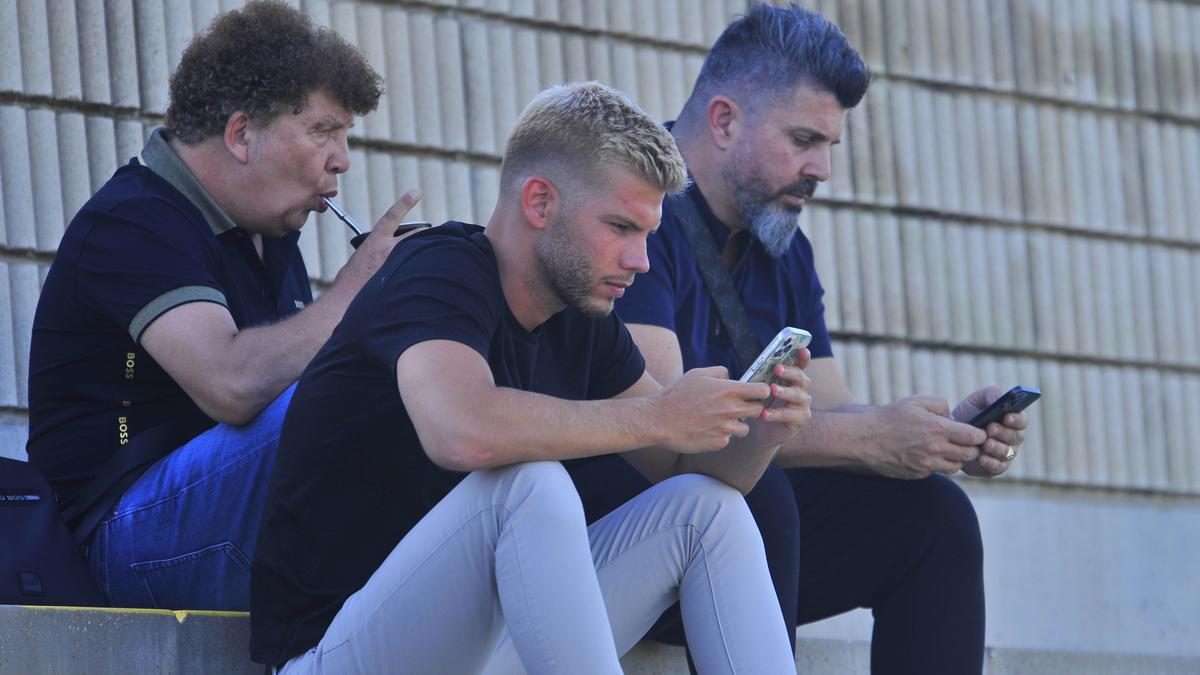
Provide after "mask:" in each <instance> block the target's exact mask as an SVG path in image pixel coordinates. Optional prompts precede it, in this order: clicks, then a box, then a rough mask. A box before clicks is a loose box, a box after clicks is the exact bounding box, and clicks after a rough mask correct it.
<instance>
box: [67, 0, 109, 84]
mask: <svg viewBox="0 0 1200 675" xmlns="http://www.w3.org/2000/svg"><path fill="white" fill-rule="evenodd" d="M71 4H72V6H73V7H74V11H75V20H76V22H77V25H78V30H77V33H76V34H77V35H78V39H79V42H78V46H77V49H78V57H79V66H78V67H79V68H80V87H81V93H82V96H83V99H84V100H85V101H90V102H93V103H111V102H112V85H111V83H110V82H109V79H108V36H107V34H106V33H105V25H104V5H103V3H99V2H76V3H71Z"/></svg>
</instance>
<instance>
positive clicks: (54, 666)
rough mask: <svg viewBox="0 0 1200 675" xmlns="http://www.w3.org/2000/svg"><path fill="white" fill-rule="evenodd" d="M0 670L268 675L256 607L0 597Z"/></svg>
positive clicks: (808, 660) (1134, 663)
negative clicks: (253, 642)
mask: <svg viewBox="0 0 1200 675" xmlns="http://www.w3.org/2000/svg"><path fill="white" fill-rule="evenodd" d="M0 635H2V636H3V639H2V641H0V675H35V674H36V675H59V674H61V675H76V674H78V673H88V674H89V675H109V674H113V675H116V674H122V675H124V674H125V673H171V674H172V675H207V674H209V673H223V674H227V675H242V674H245V675H262V673H263V672H264V670H265V669H264V668H263V667H262V666H260V665H257V664H254V663H251V662H250V660H249V659H248V658H247V651H248V643H249V639H250V621H249V615H248V614H245V613H243V612H189V611H177V612H172V611H167V610H155V609H108V608H94V607H24V606H15V605H0ZM797 651H798V652H799V653H798V655H797V657H796V670H797V672H799V673H805V674H806V675H835V674H836V675H854V674H857V673H862V674H866V673H869V672H870V655H871V650H870V645H869V644H867V643H866V642H862V641H850V640H827V639H816V638H804V639H801V640H800V642H799V645H798V649H797ZM621 664H622V665H623V666H624V667H625V670H626V672H629V673H634V674H637V675H676V674H680V675H683V674H686V673H687V665H686V663H685V660H684V655H683V649H681V648H679V647H669V646H666V645H659V644H654V643H650V642H643V643H642V644H639V645H638V646H637V647H636V648H634V650H633V651H632V652H630V653H629V654H627V655H626V656H625V658H623V659H622V660H621ZM1198 672H1200V658H1169V657H1160V656H1148V655H1136V654H1098V653H1077V652H1055V651H1034V650H1022V649H995V648H989V649H988V651H987V655H986V658H985V662H984V673H985V675H1017V674H1018V673H1019V674H1021V675H1037V674H1038V673H1045V674H1047V675H1049V674H1054V675H1071V674H1075V673H1077V674H1079V675H1083V674H1085V673H1086V674H1087V675H1104V674H1106V673H1112V674H1113V675H1116V674H1118V673H1119V674H1120V675H1143V674H1144V675H1151V674H1153V675H1170V674H1174V673H1180V674H1182V673H1198Z"/></svg>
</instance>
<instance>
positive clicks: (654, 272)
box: [616, 183, 833, 378]
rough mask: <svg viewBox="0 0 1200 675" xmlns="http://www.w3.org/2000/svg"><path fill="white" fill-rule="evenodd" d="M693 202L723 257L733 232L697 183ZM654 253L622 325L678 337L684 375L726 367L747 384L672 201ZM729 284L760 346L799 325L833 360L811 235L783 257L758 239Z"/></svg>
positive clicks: (621, 304) (799, 236) (625, 302)
mask: <svg viewBox="0 0 1200 675" xmlns="http://www.w3.org/2000/svg"><path fill="white" fill-rule="evenodd" d="M686 198H688V199H691V200H692V201H693V203H694V204H695V205H696V208H697V211H698V212H699V213H700V215H701V217H702V218H704V224H705V225H706V226H707V228H708V231H709V232H710V233H711V234H712V237H713V241H715V242H716V244H717V250H718V251H720V250H722V249H723V248H724V246H725V242H726V240H727V239H728V238H729V236H730V229H729V227H728V226H727V225H725V224H724V223H722V222H721V221H720V220H718V219H717V217H716V215H714V214H713V212H712V209H710V208H709V206H708V202H707V201H706V200H705V199H704V195H702V194H701V193H700V188H699V187H697V186H696V185H695V184H694V183H693V184H692V185H691V186H690V187H689V188H688V190H687V193H686ZM647 247H648V251H647V253H648V255H649V258H650V271H649V272H647V273H645V274H639V275H638V277H637V279H636V280H635V281H634V283H633V285H632V286H630V287H629V288H628V289H626V291H625V295H624V297H622V298H619V299H618V300H617V303H616V310H617V313H618V314H620V316H621V319H622V320H624V321H625V322H626V323H631V324H633V323H640V324H648V325H653V326H661V327H663V328H667V329H669V330H671V331H674V333H675V335H676V336H677V337H678V338H679V346H680V349H681V350H682V352H683V367H684V369H685V370H690V369H692V368H700V367H704V366H725V367H726V368H728V369H729V374H730V377H735V378H736V377H740V376H741V374H742V370H744V368H745V366H744V365H740V364H739V363H738V358H737V352H736V350H735V349H734V347H733V344H732V343H731V342H730V340H729V337H728V336H727V335H726V332H725V330H724V327H723V326H722V325H721V318H720V315H719V314H718V313H717V309H716V305H714V304H713V301H712V296H711V295H709V292H708V287H707V286H706V285H705V284H704V278H703V277H702V276H700V268H699V266H698V265H697V263H696V255H695V253H694V252H693V250H692V245H691V243H689V242H688V238H687V233H685V232H684V231H683V228H682V227H681V226H680V224H679V221H678V215H677V214H675V213H674V212H673V211H672V209H671V205H670V200H667V201H665V202H664V203H663V215H662V225H661V226H660V227H659V229H658V233H657V234H656V235H655V236H653V237H650V239H649V243H648V244H647ZM730 277H731V278H732V279H733V285H734V287H735V288H736V289H737V292H738V297H739V299H740V300H741V302H742V306H743V307H745V309H746V315H747V316H748V317H749V321H750V328H751V330H753V332H754V335H755V336H756V337H757V338H758V341H759V343H760V344H761V345H764V346H765V345H766V344H767V343H769V342H770V341H771V339H772V338H774V337H775V334H776V333H778V332H779V330H780V329H781V328H783V327H784V326H794V327H796V328H803V329H805V330H807V331H808V332H810V333H812V335H813V339H812V344H810V345H809V347H808V348H809V351H810V352H811V353H812V356H813V358H820V357H823V356H832V355H833V350H832V347H831V346H830V342H829V331H828V329H826V327H825V305H824V303H823V302H822V300H821V297H822V296H823V295H824V293H825V291H824V289H823V288H821V282H820V280H819V279H818V278H817V271H816V267H815V266H814V265H813V251H812V244H810V243H809V241H808V239H807V238H806V237H805V236H804V233H802V232H799V231H797V233H796V237H795V239H793V240H792V243H791V244H790V245H789V246H788V248H787V250H786V251H785V252H784V254H783V255H782V256H780V257H778V258H772V257H771V255H770V254H769V253H767V250H766V249H765V248H764V247H763V245H762V244H761V243H759V242H758V240H756V239H753V238H751V239H750V245H749V246H746V247H745V249H744V252H743V253H742V257H741V259H739V260H738V262H737V264H736V265H734V267H733V270H732V271H731V272H730Z"/></svg>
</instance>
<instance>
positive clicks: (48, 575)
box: [0, 457, 104, 606]
mask: <svg viewBox="0 0 1200 675" xmlns="http://www.w3.org/2000/svg"><path fill="white" fill-rule="evenodd" d="M0 604H4V605H80V606H101V605H104V601H103V599H102V598H101V597H100V592H99V591H98V590H97V589H96V585H95V583H94V582H93V581H92V577H91V575H90V574H88V571H87V568H86V567H85V564H84V560H83V558H82V556H80V553H79V548H78V547H77V546H76V545H75V540H74V539H73V538H72V537H71V534H70V532H68V531H67V526H66V524H65V523H64V522H63V518H62V514H61V513H60V512H59V510H58V502H56V501H55V498H54V492H53V491H52V490H51V489H50V485H49V483H47V482H46V479H45V477H43V476H42V474H41V472H40V471H38V470H37V468H36V467H34V466H33V465H32V464H29V463H28V462H18V461H17V460H14V459H6V458H3V457H0Z"/></svg>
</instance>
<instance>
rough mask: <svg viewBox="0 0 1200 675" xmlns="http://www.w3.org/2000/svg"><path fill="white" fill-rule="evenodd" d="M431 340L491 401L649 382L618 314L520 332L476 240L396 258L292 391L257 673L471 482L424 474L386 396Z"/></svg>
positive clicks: (255, 595) (406, 428)
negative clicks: (502, 391) (481, 376)
mask: <svg viewBox="0 0 1200 675" xmlns="http://www.w3.org/2000/svg"><path fill="white" fill-rule="evenodd" d="M428 340H453V341H455V342H459V343H462V344H464V345H467V346H468V347H470V348H472V349H474V350H475V351H477V352H479V354H481V355H482V356H483V357H484V359H486V360H487V362H488V364H489V366H490V368H491V371H492V376H493V378H494V379H495V382H496V384H497V385H498V386H502V387H512V388H516V389H522V390H526V391H535V392H538V393H543V394H549V395H554V396H557V397H560V398H564V399H573V400H583V399H604V398H611V397H613V396H616V395H617V394H620V393H621V392H623V391H625V390H626V389H628V388H629V387H631V386H632V385H633V384H634V383H635V382H637V380H638V378H640V377H641V375H642V373H643V372H644V370H645V362H644V361H643V359H642V357H641V354H640V353H639V352H638V351H637V348H636V346H635V345H634V343H633V340H632V339H631V338H630V336H629V333H628V331H626V329H625V326H624V324H622V323H621V322H620V320H619V319H618V318H617V317H616V316H615V315H611V314H610V315H609V316H608V317H606V318H604V319H600V320H591V319H588V318H586V317H585V316H583V315H582V314H580V313H579V312H576V311H574V310H572V309H565V310H563V311H561V312H559V313H557V314H555V315H554V316H552V317H550V319H548V320H547V321H546V322H545V323H543V324H542V325H541V326H539V327H538V328H537V329H536V330H534V331H532V332H530V331H527V330H525V329H524V328H523V327H522V326H521V324H520V323H519V322H518V321H517V320H516V318H515V317H514V316H513V315H512V313H511V311H510V310H509V307H508V304H507V303H506V302H505V299H504V295H503V293H502V291H501V287H500V277H499V273H498V270H497V267H496V258H495V255H494V253H493V251H492V247H491V244H490V242H489V241H488V239H487V237H485V236H484V235H483V229H482V228H480V227H477V226H473V225H464V224H462V223H453V222H452V223H447V224H445V225H442V226H441V227H438V228H434V229H433V230H430V231H428V232H425V233H421V234H417V235H415V236H413V237H412V238H410V239H408V240H406V241H404V242H403V243H401V244H400V245H398V246H397V247H396V250H395V251H393V252H392V255H391V256H390V257H389V258H388V261H387V262H386V263H385V264H384V266H383V268H382V269H380V271H379V272H378V273H376V275H375V276H374V277H372V279H371V280H370V281H369V282H368V283H367V285H366V286H365V287H364V288H363V290H362V291H361V292H360V293H359V295H358V297H357V298H355V300H354V301H353V302H352V303H351V305H350V307H349V309H348V310H347V311H346V315H345V317H344V318H343V319H342V322H341V324H339V325H338V327H337V328H336V329H335V330H334V332H333V335H332V336H331V337H330V339H329V342H328V343H326V344H325V346H324V347H323V348H322V349H321V351H320V353H319V354H317V356H316V358H315V359H314V360H313V361H312V363H310V364H309V366H308V368H307V369H306V370H305V372H304V375H303V376H301V378H300V383H299V385H298V386H297V388H296V392H295V394H294V395H293V397H292V402H291V405H290V407H289V408H288V412H287V416H286V418H285V419H284V423H283V434H282V437H281V439H280V447H279V454H278V457H277V459H276V462H275V470H274V473H273V475H272V477H271V484H270V488H269V490H268V494H267V503H266V507H265V511H264V513H263V522H262V527H261V529H260V531H259V539H258V545H257V548H256V554H255V561H254V574H253V581H252V583H251V608H252V612H251V622H252V627H253V634H252V639H251V656H252V657H253V658H254V660H255V661H259V662H262V663H283V662H285V661H287V660H288V659H290V658H291V657H293V656H296V655H297V654H300V653H302V652H304V651H305V650H307V649H309V648H310V647H312V646H313V645H315V644H316V643H317V642H319V641H320V639H321V636H322V635H324V633H325V630H326V629H327V628H328V626H329V624H330V622H331V621H332V620H333V617H334V615H335V614H337V612H338V610H339V609H340V608H341V606H342V604H343V603H344V602H345V601H346V598H348V597H349V596H350V595H351V594H352V593H354V592H355V591H357V590H358V589H359V588H361V587H362V586H363V585H364V584H365V583H366V582H367V579H368V578H370V576H371V574H372V573H373V572H374V571H375V570H376V568H378V567H379V565H380V564H381V563H382V562H383V560H384V559H385V558H386V557H387V556H388V554H390V553H391V551H392V549H393V548H395V546H396V544H397V543H399V541H400V539H401V538H403V537H404V535H405V534H407V533H408V531H409V530H410V529H412V527H413V526H414V525H416V523H417V522H418V521H419V520H420V519H421V518H422V517H423V516H424V515H425V514H426V513H428V512H429V510H430V509H431V508H432V507H433V506H434V505H435V504H436V503H437V502H438V501H439V500H440V499H441V498H442V497H443V496H445V495H446V493H447V492H449V491H450V490H451V488H453V487H454V486H455V485H456V484H457V483H458V482H459V481H460V480H462V478H463V477H464V476H465V474H462V473H456V472H449V471H445V470H443V469H440V468H438V467H437V466H436V465H434V464H433V462H431V461H430V460H429V458H428V456H427V455H426V454H425V452H424V450H423V449H422V448H421V445H420V442H419V440H418V438H417V434H416V431H415V429H414V428H413V425H412V421H411V420H410V419H409V417H408V413H407V411H406V410H405V407H404V402H403V400H401V398H400V394H399V391H398V390H397V387H396V372H395V370H396V360H397V359H398V358H399V357H400V355H401V354H402V353H403V352H404V350H406V349H408V348H409V347H411V346H413V345H415V344H418V343H421V342H425V341H428ZM447 412H448V414H450V411H447ZM453 414H458V415H469V414H471V413H470V411H469V410H467V411H454V412H453Z"/></svg>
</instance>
